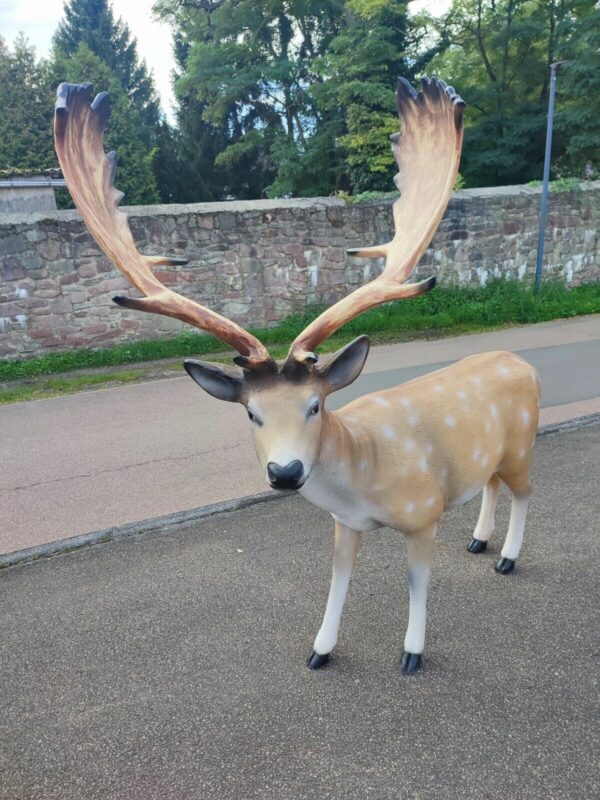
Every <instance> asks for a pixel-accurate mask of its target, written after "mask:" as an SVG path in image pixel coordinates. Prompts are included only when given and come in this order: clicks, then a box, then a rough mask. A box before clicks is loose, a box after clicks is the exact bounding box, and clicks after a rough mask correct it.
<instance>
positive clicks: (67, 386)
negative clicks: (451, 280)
mask: <svg viewBox="0 0 600 800" xmlns="http://www.w3.org/2000/svg"><path fill="white" fill-rule="evenodd" d="M319 311H320V309H318V308H315V309H312V310H311V312H310V313H308V314H306V315H303V316H302V315H295V316H291V317H288V318H287V319H285V320H284V321H283V322H281V323H280V324H279V325H278V326H277V327H275V328H268V329H263V330H261V329H253V330H252V332H253V333H254V334H256V335H257V336H258V338H259V339H260V340H261V341H263V342H264V343H265V344H266V345H267V346H268V347H269V349H270V351H271V353H272V354H273V355H274V356H275V357H283V356H284V355H285V353H286V352H287V349H288V347H289V345H290V343H291V342H292V340H293V339H294V337H295V336H296V335H297V334H298V333H299V332H300V331H301V330H302V329H303V328H304V327H305V326H306V325H307V324H308V323H309V322H310V321H311V320H312V319H314V317H315V316H316V314H317V313H318V312H319ZM598 312H600V283H593V284H586V285H584V286H579V287H577V288H574V289H567V288H565V287H564V286H563V285H561V284H557V283H546V284H544V285H543V287H542V291H541V292H540V294H539V295H537V296H536V295H534V294H533V292H532V291H531V288H530V287H527V286H523V284H521V283H518V282H513V281H498V282H494V283H490V284H488V285H487V286H485V287H481V288H476V289H475V288H470V289H458V288H436V289H434V290H433V291H431V292H429V293H428V294H426V295H424V296H423V297H419V298H416V299H412V300H409V301H407V302H397V303H392V304H390V305H386V306H380V307H379V308H376V309H374V310H373V311H370V312H368V313H366V314H364V315H362V316H361V317H359V318H357V319H355V320H353V321H352V322H350V323H349V324H348V325H346V326H345V327H344V328H343V329H342V330H341V331H340V332H338V333H337V334H336V335H335V336H334V337H332V338H331V339H330V340H328V341H327V342H325V343H324V344H323V346H322V349H323V350H332V349H335V348H337V347H339V346H340V345H342V344H344V343H345V342H348V341H349V340H350V339H352V338H354V337H355V336H358V335H359V334H361V333H367V334H369V335H370V336H371V339H372V340H373V342H375V343H383V342H395V341H409V340H411V339H419V338H432V337H439V336H448V335H455V334H460V333H472V332H476V331H484V330H486V329H493V328H498V327H504V326H507V325H523V324H526V323H533V322H543V321H545V320H551V319H559V318H564V317H574V316H579V315H582V314H593V313H598ZM182 356H196V357H198V356H200V357H208V358H212V359H215V360H229V359H230V357H231V354H230V353H228V352H224V351H223V344H222V343H221V342H219V341H218V340H216V339H213V338H212V337H210V336H205V335H202V334H199V333H196V332H193V331H192V330H190V331H189V332H187V331H186V332H185V333H182V334H180V335H178V336H175V337H172V338H169V339H157V340H153V341H145V342H132V343H131V344H123V345H117V346H116V347H111V348H107V349H104V350H92V349H84V350H72V351H70V352H65V353H56V354H53V355H48V356H44V357H42V358H34V359H29V360H26V361H4V362H3V363H1V364H0V381H3V382H6V381H14V380H18V379H26V378H35V377H38V376H45V375H52V374H56V373H64V372H69V371H71V370H77V369H83V368H88V369H89V368H97V367H113V366H117V365H123V364H141V363H142V362H144V361H154V360H157V359H166V358H176V357H182ZM140 377H143V373H142V372H138V373H135V372H129V373H123V372H118V373H114V372H113V373H112V374H105V375H102V376H89V375H88V376H86V377H85V378H83V377H81V378H79V377H78V378H75V377H74V378H72V379H69V378H68V377H67V378H64V377H63V378H61V379H57V380H56V381H55V383H56V385H55V386H52V385H51V382H50V381H46V384H47V386H48V389H49V391H51V392H53V393H55V394H60V393H64V392H69V391H77V389H78V388H84V386H85V388H87V386H88V385H92V384H94V383H107V382H111V381H113V380H114V381H118V382H123V381H127V380H136V379H138V378H140ZM61 381H62V383H61ZM71 384H72V385H71ZM28 391H29V393H30V394H31V388H29V390H28V389H27V387H24V386H21V387H16V386H15V387H14V388H12V387H10V385H9V386H6V383H5V387H4V389H3V391H2V392H0V402H2V401H3V402H15V401H16V400H20V399H26V395H27V393H28ZM42 394H43V393H42ZM45 396H47V394H46V395H45Z"/></svg>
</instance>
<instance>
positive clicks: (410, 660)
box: [400, 650, 421, 675]
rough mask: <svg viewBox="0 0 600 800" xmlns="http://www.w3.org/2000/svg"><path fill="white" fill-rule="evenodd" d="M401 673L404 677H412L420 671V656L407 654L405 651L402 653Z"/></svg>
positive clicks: (418, 654)
mask: <svg viewBox="0 0 600 800" xmlns="http://www.w3.org/2000/svg"><path fill="white" fill-rule="evenodd" d="M400 666H401V667H402V672H403V673H404V674H405V675H413V674H414V673H415V672H418V671H419V670H420V669H421V654H420V653H409V652H407V651H406V650H405V651H404V652H403V653H402V661H401V662H400Z"/></svg>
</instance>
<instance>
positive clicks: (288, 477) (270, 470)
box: [267, 459, 304, 489]
mask: <svg viewBox="0 0 600 800" xmlns="http://www.w3.org/2000/svg"><path fill="white" fill-rule="evenodd" d="M303 475H304V467H303V465H302V462H301V461H298V459H295V460H294V461H290V463H289V464H286V465H285V467H282V466H281V464H276V463H275V462H274V461H269V463H268V464H267V477H268V478H269V483H270V484H271V486H272V487H273V489H299V488H300V487H301V486H302V483H303V481H302V476H303Z"/></svg>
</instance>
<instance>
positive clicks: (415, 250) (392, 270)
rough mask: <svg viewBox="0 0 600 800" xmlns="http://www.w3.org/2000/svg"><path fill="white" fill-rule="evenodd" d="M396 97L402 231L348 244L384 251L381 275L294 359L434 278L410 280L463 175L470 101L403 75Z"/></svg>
mask: <svg viewBox="0 0 600 800" xmlns="http://www.w3.org/2000/svg"><path fill="white" fill-rule="evenodd" d="M396 102H397V105H398V113H399V115H400V121H401V125H402V130H401V132H400V133H395V134H394V135H393V136H392V137H391V140H392V152H393V154H394V158H395V159H396V163H397V164H398V169H399V172H398V174H397V175H396V176H395V178H394V182H395V184H396V187H397V188H398V189H399V191H400V192H401V196H400V199H399V200H396V202H395V203H394V206H393V215H394V226H395V234H394V238H393V239H392V241H391V242H389V243H388V244H383V245H379V246H377V247H365V248H357V249H353V250H348V251H347V252H348V254H349V255H353V256H359V257H361V258H380V257H385V268H384V270H383V272H382V273H381V275H380V276H379V277H378V278H376V279H375V280H373V281H371V282H370V283H367V284H365V285H364V286H361V287H360V288H359V289H356V290H355V291H354V292H352V293H351V294H349V295H348V296H347V297H344V298H343V299H342V300H340V301H339V302H337V303H336V304H335V305H333V306H331V307H330V308H328V309H327V310H326V311H324V312H323V313H322V314H321V315H320V316H319V317H317V319H316V320H314V322H312V323H311V324H310V325H309V326H308V327H307V328H305V330H304V331H302V333H301V334H300V335H299V336H298V337H297V338H296V340H295V341H294V342H293V344H292V346H291V348H290V352H289V354H288V359H289V360H293V361H297V362H301V363H314V362H315V361H316V360H317V357H316V356H315V354H314V352H313V351H314V349H315V348H316V347H317V346H318V345H319V344H320V343H321V342H323V341H325V339H327V338H328V337H329V336H331V335H332V334H333V333H335V331H337V330H338V328H341V327H342V325H345V324H346V323H347V322H349V321H350V320H351V319H354V318H355V317H357V316H358V315H359V314H362V313H363V312H365V311H367V310H368V309H370V308H373V307H374V306H378V305H380V304H381V303H386V302H388V301H390V300H400V299H402V298H407V297H415V296H416V295H420V294H424V293H425V292H427V291H429V289H432V288H433V286H434V285H435V278H429V279H428V280H425V281H422V282H421V283H412V284H406V283H404V281H406V280H408V278H410V276H411V274H412V272H413V270H414V268H415V266H416V265H417V262H418V261H419V259H420V258H421V256H422V255H423V253H424V252H425V250H426V249H427V246H428V245H429V242H430V241H431V239H432V237H433V234H434V233H435V230H436V228H437V226H438V225H439V223H440V220H441V219H442V216H443V214H444V211H445V210H446V206H447V205H448V200H449V199H450V195H451V193H452V187H453V186H454V183H455V181H456V176H457V174H458V165H459V162H460V152H461V148H462V139H463V111H464V107H465V102H464V100H462V98H460V97H459V96H458V95H457V94H456V92H455V91H454V89H453V88H452V87H451V86H447V85H446V84H445V83H444V82H443V81H441V80H438V79H436V78H433V79H429V78H424V79H423V82H422V88H421V91H419V92H418V93H417V92H415V90H414V89H413V88H412V86H411V85H410V83H408V81H406V80H404V78H400V79H399V81H398V89H397V92H396Z"/></svg>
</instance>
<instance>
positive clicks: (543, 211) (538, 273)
mask: <svg viewBox="0 0 600 800" xmlns="http://www.w3.org/2000/svg"><path fill="white" fill-rule="evenodd" d="M564 63H565V62H564V61H556V62H555V63H554V64H550V97H549V99H548V124H547V126H546V154H545V156H544V178H543V183H542V203H541V206H540V227H539V231H538V248H537V261H536V265H535V284H534V287H533V291H534V292H535V293H536V294H537V293H538V292H539V290H540V286H541V283H542V267H543V264H544V238H545V235H546V218H547V216H548V184H549V182H550V156H551V154H552V125H553V123H554V95H555V93H556V70H557V69H558V67H559V66H560V65H561V64H564Z"/></svg>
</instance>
